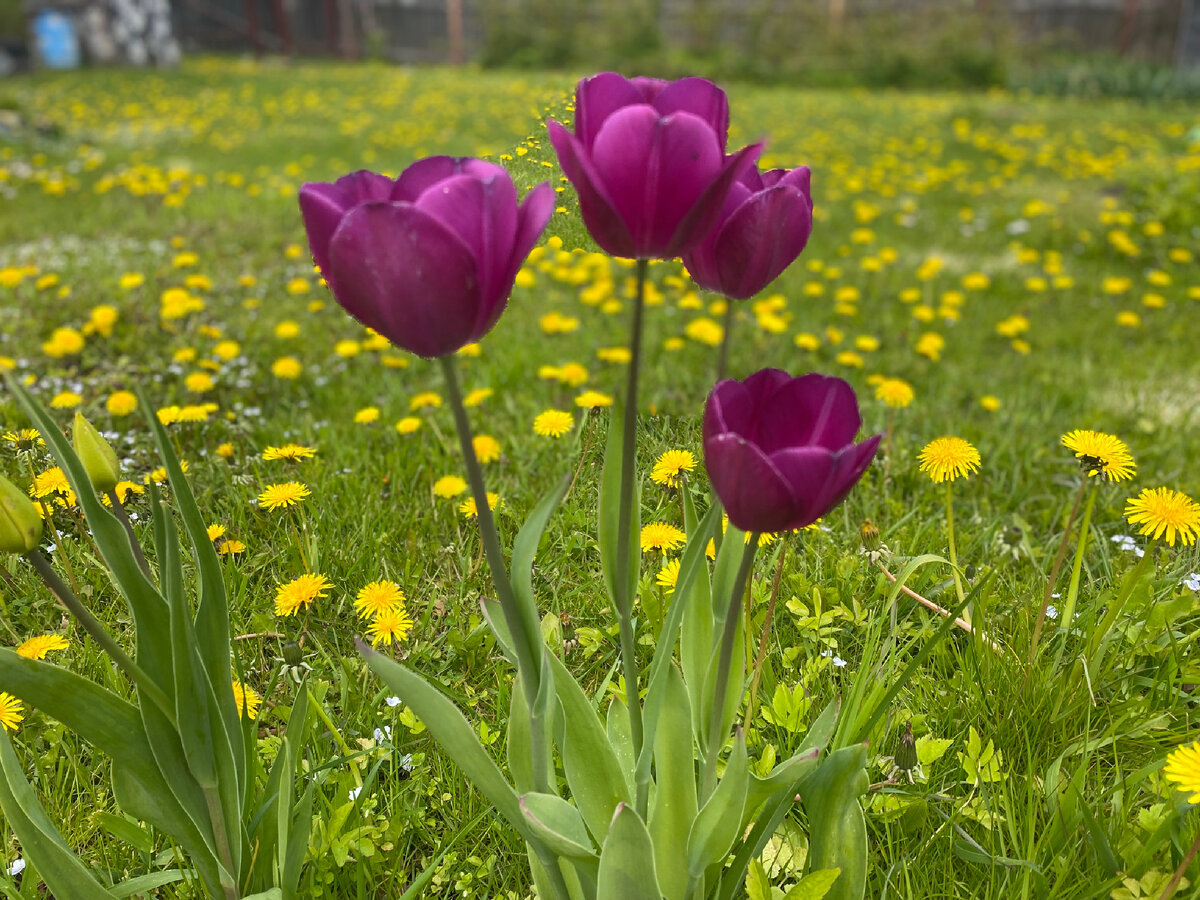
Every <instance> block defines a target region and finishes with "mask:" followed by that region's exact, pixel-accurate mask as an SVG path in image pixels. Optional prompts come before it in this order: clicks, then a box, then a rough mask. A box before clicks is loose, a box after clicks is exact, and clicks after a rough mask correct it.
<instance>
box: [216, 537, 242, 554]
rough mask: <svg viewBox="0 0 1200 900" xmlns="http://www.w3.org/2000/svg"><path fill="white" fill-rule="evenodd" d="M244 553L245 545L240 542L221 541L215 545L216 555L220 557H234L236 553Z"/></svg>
mask: <svg viewBox="0 0 1200 900" xmlns="http://www.w3.org/2000/svg"><path fill="white" fill-rule="evenodd" d="M245 552H246V545H245V544H243V543H242V542H241V541H235V540H229V541H221V543H220V544H218V545H217V553H219V554H220V555H221V556H234V555H236V554H238V553H245Z"/></svg>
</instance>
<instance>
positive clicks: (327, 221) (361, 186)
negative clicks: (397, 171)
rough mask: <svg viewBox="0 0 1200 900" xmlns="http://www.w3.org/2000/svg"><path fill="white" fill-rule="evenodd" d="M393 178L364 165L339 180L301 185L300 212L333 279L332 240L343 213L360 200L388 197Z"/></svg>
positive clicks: (326, 272)
mask: <svg viewBox="0 0 1200 900" xmlns="http://www.w3.org/2000/svg"><path fill="white" fill-rule="evenodd" d="M392 185H393V182H392V179H390V178H388V177H387V176H386V175H377V174H376V173H374V172H368V171H367V170H365V169H362V170H360V171H358V172H351V173H350V174H349V175H343V176H342V177H341V178H339V179H338V180H337V181H335V182H333V183H332V184H331V183H328V182H319V181H315V182H310V183H309V184H306V185H304V186H303V187H302V188H300V197H299V199H300V214H301V216H302V217H303V218H304V230H305V232H306V233H307V235H308V246H309V249H310V250H311V251H312V255H313V260H314V261H316V264H317V266H318V267H319V268H320V270H321V274H322V275H323V276H325V280H326V281H329V242H330V241H331V240H333V233H334V232H335V231H337V227H338V225H339V224H340V223H341V221H342V217H343V216H344V215H345V214H346V213H347V212H348V211H350V210H351V209H353V208H354V207H355V206H358V205H359V204H360V203H368V202H370V201H372V200H386V199H387V198H388V195H389V194H390V193H391V190H392Z"/></svg>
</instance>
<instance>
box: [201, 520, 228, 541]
mask: <svg viewBox="0 0 1200 900" xmlns="http://www.w3.org/2000/svg"><path fill="white" fill-rule="evenodd" d="M205 530H206V531H207V532H208V539H209V540H210V541H215V540H216V539H217V538H219V537H224V535H225V526H224V525H220V524H217V525H209V526H208V528H207V529H205Z"/></svg>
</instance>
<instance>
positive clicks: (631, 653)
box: [615, 259, 648, 759]
mask: <svg viewBox="0 0 1200 900" xmlns="http://www.w3.org/2000/svg"><path fill="white" fill-rule="evenodd" d="M647 266H648V264H647V261H646V260H644V259H639V260H638V261H637V296H636V297H635V298H634V301H633V327H632V328H631V329H630V334H629V381H628V383H627V385H626V389H625V410H624V412H625V431H624V433H623V435H622V437H623V439H624V443H623V444H622V446H621V497H620V503H619V505H618V507H617V510H618V512H617V515H618V519H617V577H616V598H615V601H616V606H617V627H618V629H619V637H620V642H621V667H622V669H623V670H624V675H625V690H626V691H627V692H628V696H627V700H628V702H627V703H626V704H625V705H626V706H627V707H628V709H629V733H630V735H631V736H632V738H633V755H634V758H635V759H636V758H637V757H638V755H640V754H641V752H642V704H641V698H640V697H639V691H638V663H637V642H636V635H635V633H634V627H633V597H630V596H628V585H629V567H630V565H631V562H630V559H629V540H630V537H631V536H632V534H631V531H630V529H631V528H632V525H633V487H634V481H635V480H636V478H637V471H636V469H637V452H636V451H637V398H638V373H639V371H640V369H641V363H642V319H643V312H644V311H645V306H646V304H645V299H646V269H647Z"/></svg>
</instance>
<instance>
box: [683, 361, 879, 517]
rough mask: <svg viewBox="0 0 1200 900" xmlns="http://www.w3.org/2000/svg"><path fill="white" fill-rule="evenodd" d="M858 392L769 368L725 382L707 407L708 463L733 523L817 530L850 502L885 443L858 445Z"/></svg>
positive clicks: (833, 380) (817, 377) (829, 380)
mask: <svg viewBox="0 0 1200 900" xmlns="http://www.w3.org/2000/svg"><path fill="white" fill-rule="evenodd" d="M860 427H862V418H861V417H860V416H859V414H858V400H857V398H856V397H855V396H854V389H853V388H852V387H850V385H849V384H847V383H846V382H845V381H843V380H842V379H840V378H832V377H829V376H826V375H818V374H816V373H812V374H809V375H803V376H801V377H799V378H792V377H791V376H790V375H788V373H787V372H783V371H781V370H779V369H761V370H760V371H758V372H755V373H754V374H753V375H751V376H750V377H749V378H747V379H746V380H745V381H735V380H733V379H729V380H726V381H722V382H719V383H718V384H717V385H716V387H714V388H713V390H712V393H711V394H709V395H708V403H707V404H706V405H705V407H704V465H705V468H706V469H707V470H708V477H709V480H710V481H711V482H712V486H713V490H715V491H716V493H717V497H719V498H720V500H721V503H722V505H724V507H725V512H726V513H727V514H728V515H729V521H730V522H732V523H733V524H734V525H736V526H737V527H738V528H740V529H742V530H743V531H789V530H791V529H794V528H803V527H804V526H806V525H811V524H812V523H813V522H815V521H816V520H817V519H819V518H821V516H823V515H825V514H826V513H827V512H829V511H830V510H831V509H833V508H834V507H835V506H837V505H838V504H839V503H841V502H842V500H843V499H845V497H846V495H847V494H848V493H850V489H851V488H852V487H854V485H855V483H856V482H857V481H858V479H859V478H861V477H862V474H863V472H865V471H866V470H867V466H869V465H870V464H871V460H872V459H873V458H874V456H875V449H876V448H877V447H878V446H879V439H880V437H881V436H880V435H875V436H874V437H871V438H868V439H867V440H865V441H863V442H861V443H859V444H855V443H854V436H855V435H856V434H857V433H858V429H859V428H860Z"/></svg>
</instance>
